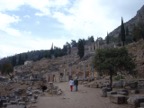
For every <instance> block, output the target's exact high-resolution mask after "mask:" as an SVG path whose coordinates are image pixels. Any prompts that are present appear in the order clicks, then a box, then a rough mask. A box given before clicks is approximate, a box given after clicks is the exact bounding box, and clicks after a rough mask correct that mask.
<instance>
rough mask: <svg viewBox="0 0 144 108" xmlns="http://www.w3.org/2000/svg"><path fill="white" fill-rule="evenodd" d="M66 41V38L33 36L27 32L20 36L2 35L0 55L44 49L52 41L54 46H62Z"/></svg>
mask: <svg viewBox="0 0 144 108" xmlns="http://www.w3.org/2000/svg"><path fill="white" fill-rule="evenodd" d="M66 41H67V39H65V38H57V39H48V38H40V37H39V38H35V37H32V36H30V35H28V34H27V35H26V34H23V35H22V36H21V37H9V36H8V35H3V39H2V41H1V45H0V49H1V50H0V56H1V57H6V56H10V55H14V54H18V53H22V52H28V51H32V50H42V49H45V50H46V49H50V48H51V45H52V43H53V44H54V45H55V46H59V47H61V48H62V47H63V45H64V44H65V42H66Z"/></svg>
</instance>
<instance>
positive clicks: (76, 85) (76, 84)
mask: <svg viewBox="0 0 144 108" xmlns="http://www.w3.org/2000/svg"><path fill="white" fill-rule="evenodd" d="M74 86H75V91H78V79H77V78H76V79H75V80H74Z"/></svg>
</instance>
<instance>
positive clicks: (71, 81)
mask: <svg viewBox="0 0 144 108" xmlns="http://www.w3.org/2000/svg"><path fill="white" fill-rule="evenodd" d="M69 85H70V90H71V92H72V91H73V86H74V81H73V79H72V78H71V79H70V81H69Z"/></svg>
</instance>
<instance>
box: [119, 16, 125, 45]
mask: <svg viewBox="0 0 144 108" xmlns="http://www.w3.org/2000/svg"><path fill="white" fill-rule="evenodd" d="M120 36H121V41H122V45H123V46H124V45H125V28H124V23H123V18H121V32H120Z"/></svg>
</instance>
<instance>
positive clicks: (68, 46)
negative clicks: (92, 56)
mask: <svg viewBox="0 0 144 108" xmlns="http://www.w3.org/2000/svg"><path fill="white" fill-rule="evenodd" d="M66 45H67V51H68V52H67V53H68V54H71V45H70V43H68V42H66Z"/></svg>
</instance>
